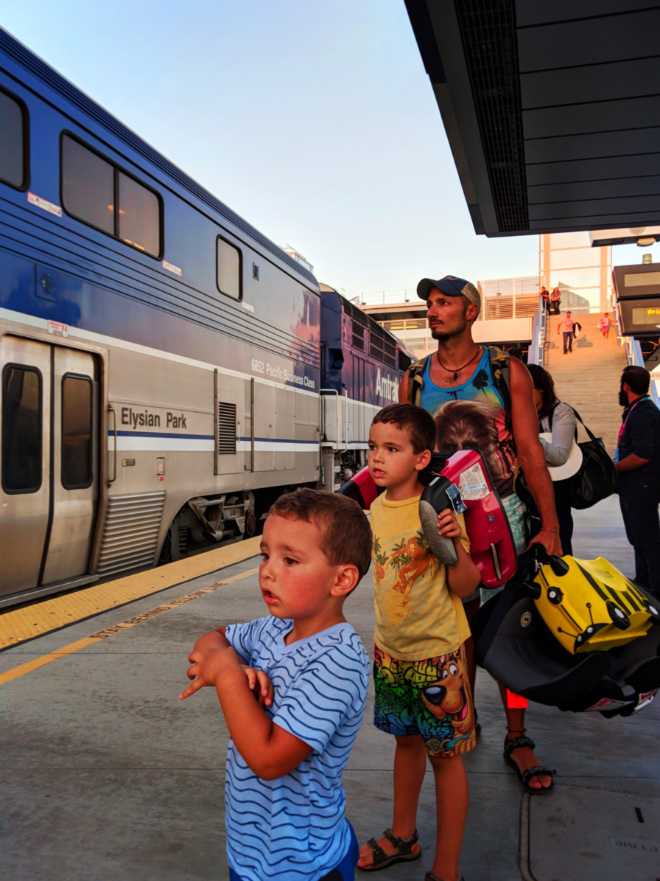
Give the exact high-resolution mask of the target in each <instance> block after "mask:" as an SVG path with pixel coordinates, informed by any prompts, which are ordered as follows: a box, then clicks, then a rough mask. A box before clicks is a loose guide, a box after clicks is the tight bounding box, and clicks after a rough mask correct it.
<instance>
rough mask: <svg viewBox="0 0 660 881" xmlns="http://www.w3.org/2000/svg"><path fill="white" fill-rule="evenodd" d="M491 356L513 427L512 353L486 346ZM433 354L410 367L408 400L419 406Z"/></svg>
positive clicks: (493, 375)
mask: <svg viewBox="0 0 660 881" xmlns="http://www.w3.org/2000/svg"><path fill="white" fill-rule="evenodd" d="M486 348H487V349H488V356H489V358H490V372H491V375H492V377H493V383H494V385H495V388H496V389H497V391H498V392H499V394H500V396H501V398H502V401H503V402H504V409H505V410H506V418H507V425H508V426H509V428H510V427H511V380H510V369H509V363H510V355H509V353H508V352H505V351H504V349H498V348H497V346H486ZM430 357H431V355H427V356H426V357H425V358H421V359H420V360H419V361H415V363H414V364H411V365H410V367H409V368H408V400H409V401H410V403H411V404H416V405H417V406H418V407H419V401H420V398H421V394H422V388H423V387H424V372H425V370H426V365H427V363H428V360H429V358H430Z"/></svg>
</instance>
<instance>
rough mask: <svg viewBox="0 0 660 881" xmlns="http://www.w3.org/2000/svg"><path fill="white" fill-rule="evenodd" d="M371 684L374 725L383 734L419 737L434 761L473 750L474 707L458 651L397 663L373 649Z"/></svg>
mask: <svg viewBox="0 0 660 881" xmlns="http://www.w3.org/2000/svg"><path fill="white" fill-rule="evenodd" d="M374 683H375V688H376V702H375V706H376V709H375V711H374V724H375V725H376V727H377V728H379V729H380V730H381V731H385V732H387V733H388V734H394V735H399V736H402V735H408V734H420V735H421V736H422V738H423V739H424V741H425V742H426V748H427V751H428V752H429V754H431V755H435V756H443V755H444V756H453V755H459V754H460V753H464V752H469V751H470V750H471V749H473V747H474V745H475V735H474V707H473V705H472V694H471V692H470V683H469V679H468V675H467V667H466V664H465V654H464V649H463V647H462V646H461V647H460V648H459V649H457V650H456V651H454V652H449V653H447V654H446V655H440V656H439V657H435V658H428V659H427V660H424V661H399V660H396V659H395V658H392V657H390V656H389V655H387V654H385V652H383V651H381V650H380V649H379V648H378V647H376V649H375V660H374Z"/></svg>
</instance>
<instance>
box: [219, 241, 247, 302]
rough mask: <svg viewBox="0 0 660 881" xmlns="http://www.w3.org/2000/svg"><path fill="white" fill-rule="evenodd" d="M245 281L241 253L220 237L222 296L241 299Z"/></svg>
mask: <svg viewBox="0 0 660 881" xmlns="http://www.w3.org/2000/svg"><path fill="white" fill-rule="evenodd" d="M242 281H243V272H242V260H241V252H240V250H239V249H238V248H237V247H236V246H235V245H232V244H231V243H230V242H228V241H227V240H226V239H222V238H220V236H218V278H217V283H218V290H219V291H220V293H221V294H226V295H227V296H228V297H233V299H234V300H240V299H241V293H242V292H241V286H242Z"/></svg>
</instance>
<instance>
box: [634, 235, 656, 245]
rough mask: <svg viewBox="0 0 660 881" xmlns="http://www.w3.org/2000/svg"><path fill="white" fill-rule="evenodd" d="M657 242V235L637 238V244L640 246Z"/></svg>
mask: <svg viewBox="0 0 660 881" xmlns="http://www.w3.org/2000/svg"><path fill="white" fill-rule="evenodd" d="M654 244H655V236H642V237H641V238H639V239H637V245H638V246H639V247H640V248H648V246H649V245H654Z"/></svg>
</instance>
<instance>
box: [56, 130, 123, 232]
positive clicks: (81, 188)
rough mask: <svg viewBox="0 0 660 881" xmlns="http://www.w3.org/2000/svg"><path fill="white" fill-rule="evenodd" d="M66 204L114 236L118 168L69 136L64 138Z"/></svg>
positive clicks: (64, 204)
mask: <svg viewBox="0 0 660 881" xmlns="http://www.w3.org/2000/svg"><path fill="white" fill-rule="evenodd" d="M62 204H63V206H64V208H65V210H66V211H67V212H68V213H69V214H72V215H73V216H74V217H77V218H78V219H79V220H84V221H85V222H86V223H91V225H92V226H95V227H97V229H100V230H102V231H103V232H106V233H108V234H109V235H114V232H115V173H114V168H113V166H112V165H111V164H110V163H109V162H106V161H105V159H101V157H100V156H98V155H97V154H96V153H92V151H91V150H88V149H87V148H86V147H83V145H82V144H80V143H78V141H74V140H73V138H69V137H66V136H65V137H64V138H62Z"/></svg>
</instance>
